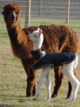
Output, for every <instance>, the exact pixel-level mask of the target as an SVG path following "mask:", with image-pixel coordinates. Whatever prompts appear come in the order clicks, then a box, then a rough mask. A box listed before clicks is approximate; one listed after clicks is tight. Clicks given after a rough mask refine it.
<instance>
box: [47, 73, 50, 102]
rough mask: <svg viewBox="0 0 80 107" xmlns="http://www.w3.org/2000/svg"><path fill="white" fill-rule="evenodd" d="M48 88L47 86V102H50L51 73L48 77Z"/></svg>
mask: <svg viewBox="0 0 80 107" xmlns="http://www.w3.org/2000/svg"><path fill="white" fill-rule="evenodd" d="M46 86H47V100H49V99H50V98H51V80H50V72H49V73H48V74H47V75H46Z"/></svg>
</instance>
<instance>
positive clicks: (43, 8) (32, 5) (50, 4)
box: [0, 0, 80, 35]
mask: <svg viewBox="0 0 80 107" xmlns="http://www.w3.org/2000/svg"><path fill="white" fill-rule="evenodd" d="M6 3H16V4H18V5H20V7H21V9H22V13H21V15H20V26H21V28H23V27H25V26H35V25H45V24H57V25H59V24H65V25H69V26H70V27H72V29H74V30H75V31H76V32H77V34H78V35H79V34H80V30H79V29H80V25H79V24H80V0H76V1H75V0H14V1H13V0H0V12H1V11H2V8H3V6H4V5H5V4H6ZM0 25H1V26H2V27H1V29H0V35H2V34H6V33H7V31H6V26H5V23H4V19H3V17H2V15H1V14H0Z"/></svg>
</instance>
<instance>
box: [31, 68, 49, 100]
mask: <svg viewBox="0 0 80 107" xmlns="http://www.w3.org/2000/svg"><path fill="white" fill-rule="evenodd" d="M50 70H51V68H50V67H47V68H45V69H44V70H43V71H42V73H41V75H40V77H39V79H38V81H37V92H36V94H35V97H34V98H33V100H37V98H38V97H39V91H40V87H41V83H42V82H43V79H44V77H45V76H46V75H47V74H48V73H49V72H50Z"/></svg>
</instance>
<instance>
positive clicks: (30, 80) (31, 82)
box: [21, 59, 37, 97]
mask: <svg viewBox="0 0 80 107" xmlns="http://www.w3.org/2000/svg"><path fill="white" fill-rule="evenodd" d="M21 61H22V64H23V67H24V69H25V71H26V74H27V88H26V96H27V97H31V96H33V95H34V94H35V78H36V72H37V71H32V69H31V64H32V62H31V60H30V59H26V60H21Z"/></svg>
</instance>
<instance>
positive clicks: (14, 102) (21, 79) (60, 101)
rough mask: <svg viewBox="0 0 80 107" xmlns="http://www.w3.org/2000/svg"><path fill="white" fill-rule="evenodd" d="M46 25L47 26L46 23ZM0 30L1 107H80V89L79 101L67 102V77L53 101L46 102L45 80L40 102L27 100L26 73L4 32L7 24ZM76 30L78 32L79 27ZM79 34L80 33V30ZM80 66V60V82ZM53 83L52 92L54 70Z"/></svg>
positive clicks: (78, 68) (78, 69)
mask: <svg viewBox="0 0 80 107" xmlns="http://www.w3.org/2000/svg"><path fill="white" fill-rule="evenodd" d="M21 23H22V22H20V24H21ZM32 23H34V22H32ZM36 23H37V22H36ZM40 23H41V22H40ZM44 24H46V21H45V23H44ZM57 24H58V23H57ZM59 24H61V23H59ZM63 24H64V23H63ZM72 24H74V23H72ZM22 27H23V25H22ZM0 28H1V30H0V107H44V106H45V107H80V89H79V92H78V95H77V99H76V101H74V103H69V102H67V101H66V100H65V98H66V96H67V90H68V80H67V78H66V77H65V78H64V82H63V85H62V87H61V90H60V93H59V95H58V97H57V98H55V99H51V100H50V101H46V100H45V98H46V96H47V90H46V85H45V79H44V81H43V83H42V86H41V90H40V97H39V98H38V100H37V101H33V100H32V99H33V97H30V98H27V97H26V79H27V76H26V73H25V71H24V68H23V66H22V64H21V61H20V60H19V59H17V58H15V57H14V56H13V53H12V50H11V45H10V41H9V38H8V35H7V31H4V30H5V29H6V27H5V23H1V26H0ZM73 29H74V27H73ZM75 29H76V30H77V27H76V28H75ZM77 32H78V33H79V30H78V31H77ZM79 65H80V60H79V64H78V67H77V78H78V79H79V80H80V66H79ZM40 74H41V70H38V71H37V76H36V85H37V79H38V77H39V76H40ZM51 81H52V90H51V91H53V89H54V81H55V80H54V72H53V70H52V71H51Z"/></svg>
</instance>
